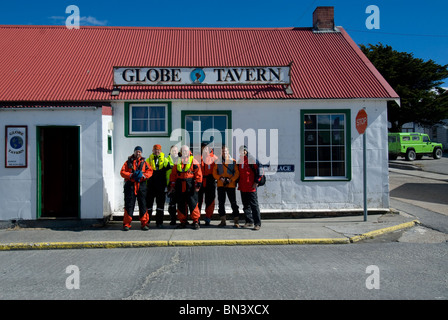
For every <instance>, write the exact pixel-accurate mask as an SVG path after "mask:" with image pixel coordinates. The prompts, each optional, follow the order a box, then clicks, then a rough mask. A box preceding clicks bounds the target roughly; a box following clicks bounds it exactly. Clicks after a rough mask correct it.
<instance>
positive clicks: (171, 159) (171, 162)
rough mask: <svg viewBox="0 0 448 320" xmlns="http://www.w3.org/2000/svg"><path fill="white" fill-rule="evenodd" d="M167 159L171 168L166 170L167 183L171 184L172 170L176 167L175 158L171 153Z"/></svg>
mask: <svg viewBox="0 0 448 320" xmlns="http://www.w3.org/2000/svg"><path fill="white" fill-rule="evenodd" d="M166 159H167V160H168V163H169V165H170V168H169V169H168V170H167V171H166V184H167V185H169V184H170V176H171V171H172V170H173V167H174V160H173V158H172V157H171V155H170V154H169V155H168V157H166ZM176 164H177V158H176Z"/></svg>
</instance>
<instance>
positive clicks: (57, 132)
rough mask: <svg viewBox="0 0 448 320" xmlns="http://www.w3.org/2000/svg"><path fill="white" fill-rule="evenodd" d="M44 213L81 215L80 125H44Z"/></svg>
mask: <svg viewBox="0 0 448 320" xmlns="http://www.w3.org/2000/svg"><path fill="white" fill-rule="evenodd" d="M39 129H40V130H39V131H40V147H39V157H40V159H39V160H40V161H39V162H40V202H41V203H40V211H41V212H40V217H42V218H44V217H55V218H77V217H79V199H80V197H79V177H80V175H79V172H80V170H79V167H80V165H79V158H80V157H79V127H40V128H39Z"/></svg>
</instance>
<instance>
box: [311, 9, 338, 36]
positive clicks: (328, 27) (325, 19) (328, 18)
mask: <svg viewBox="0 0 448 320" xmlns="http://www.w3.org/2000/svg"><path fill="white" fill-rule="evenodd" d="M313 29H314V30H315V31H333V30H334V7H317V8H316V10H314V12H313Z"/></svg>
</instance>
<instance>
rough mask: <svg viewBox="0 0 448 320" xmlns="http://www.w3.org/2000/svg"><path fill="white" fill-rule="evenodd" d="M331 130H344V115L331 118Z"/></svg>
mask: <svg viewBox="0 0 448 320" xmlns="http://www.w3.org/2000/svg"><path fill="white" fill-rule="evenodd" d="M331 128H332V129H333V130H339V129H344V128H345V115H343V114H338V115H332V116H331Z"/></svg>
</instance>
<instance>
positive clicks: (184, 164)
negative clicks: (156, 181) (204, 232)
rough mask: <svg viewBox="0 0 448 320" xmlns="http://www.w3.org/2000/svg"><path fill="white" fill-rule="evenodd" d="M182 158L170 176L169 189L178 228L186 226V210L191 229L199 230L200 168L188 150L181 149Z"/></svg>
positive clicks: (184, 146)
mask: <svg viewBox="0 0 448 320" xmlns="http://www.w3.org/2000/svg"><path fill="white" fill-rule="evenodd" d="M181 152H182V157H180V158H179V159H178V163H177V165H175V166H174V167H173V169H172V171H171V175H170V189H171V190H174V192H175V198H176V203H177V218H178V219H179V221H180V225H179V226H178V228H185V227H186V225H187V208H188V209H189V210H190V217H191V219H192V220H193V229H196V230H197V229H199V218H200V216H201V213H200V211H199V208H198V191H199V189H200V187H201V185H202V172H201V166H200V165H199V163H198V161H197V160H196V159H194V157H193V156H192V155H191V152H190V148H189V147H188V146H186V145H183V146H182V147H181Z"/></svg>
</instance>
